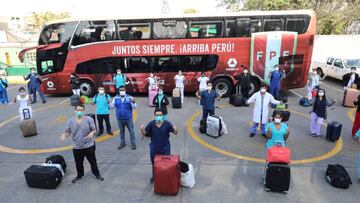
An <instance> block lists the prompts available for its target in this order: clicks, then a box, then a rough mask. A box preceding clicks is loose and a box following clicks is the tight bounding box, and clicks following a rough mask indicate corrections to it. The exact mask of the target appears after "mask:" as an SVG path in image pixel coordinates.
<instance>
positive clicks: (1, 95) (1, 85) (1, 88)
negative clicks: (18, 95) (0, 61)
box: [0, 71, 9, 104]
mask: <svg viewBox="0 0 360 203" xmlns="http://www.w3.org/2000/svg"><path fill="white" fill-rule="evenodd" d="M5 74H6V73H5V71H3V72H1V73H0V104H7V103H9V98H8V94H7V90H6V89H7V87H8V85H9V84H8V81H7V79H6V77H5Z"/></svg>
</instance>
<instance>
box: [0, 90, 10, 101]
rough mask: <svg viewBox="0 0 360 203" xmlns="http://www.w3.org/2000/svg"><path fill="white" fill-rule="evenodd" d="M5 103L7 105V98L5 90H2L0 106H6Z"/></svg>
mask: <svg viewBox="0 0 360 203" xmlns="http://www.w3.org/2000/svg"><path fill="white" fill-rule="evenodd" d="M6 103H9V98H8V95H7V91H6V89H2V90H1V91H0V104H6Z"/></svg>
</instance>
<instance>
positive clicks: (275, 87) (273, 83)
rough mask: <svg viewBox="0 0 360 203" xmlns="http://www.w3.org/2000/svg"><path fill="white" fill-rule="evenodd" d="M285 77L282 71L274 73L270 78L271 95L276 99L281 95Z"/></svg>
mask: <svg viewBox="0 0 360 203" xmlns="http://www.w3.org/2000/svg"><path fill="white" fill-rule="evenodd" d="M283 77H284V74H283V73H282V72H280V71H273V72H272V73H271V77H270V94H271V95H272V96H273V97H274V98H278V97H279V93H280V81H281V78H283Z"/></svg>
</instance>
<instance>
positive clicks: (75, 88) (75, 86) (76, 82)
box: [70, 72, 80, 97]
mask: <svg viewBox="0 0 360 203" xmlns="http://www.w3.org/2000/svg"><path fill="white" fill-rule="evenodd" d="M70 85H71V89H72V92H73V94H74V95H78V96H79V97H80V79H79V77H78V76H77V74H76V73H75V72H73V73H71V75H70Z"/></svg>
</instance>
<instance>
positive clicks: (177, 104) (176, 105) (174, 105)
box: [171, 97, 181, 109]
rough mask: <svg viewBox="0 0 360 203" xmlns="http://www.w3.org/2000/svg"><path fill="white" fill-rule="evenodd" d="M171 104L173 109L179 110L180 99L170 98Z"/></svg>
mask: <svg viewBox="0 0 360 203" xmlns="http://www.w3.org/2000/svg"><path fill="white" fill-rule="evenodd" d="M171 103H172V106H173V108H174V109H181V97H172V98H171Z"/></svg>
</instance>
